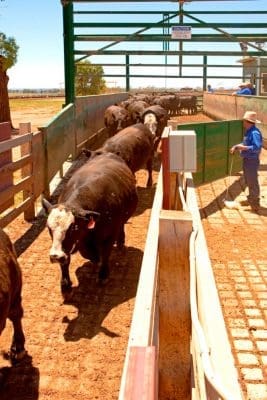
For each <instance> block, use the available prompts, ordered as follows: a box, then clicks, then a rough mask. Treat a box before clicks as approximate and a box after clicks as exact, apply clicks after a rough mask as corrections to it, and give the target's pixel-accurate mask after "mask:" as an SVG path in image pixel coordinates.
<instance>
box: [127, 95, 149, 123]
mask: <svg viewBox="0 0 267 400" xmlns="http://www.w3.org/2000/svg"><path fill="white" fill-rule="evenodd" d="M148 106H149V104H148V103H146V102H145V101H143V100H134V101H132V102H131V103H130V104H129V105H128V107H127V110H128V112H129V114H130V119H131V122H132V124H137V123H139V122H142V114H143V112H144V109H145V108H146V107H148Z"/></svg>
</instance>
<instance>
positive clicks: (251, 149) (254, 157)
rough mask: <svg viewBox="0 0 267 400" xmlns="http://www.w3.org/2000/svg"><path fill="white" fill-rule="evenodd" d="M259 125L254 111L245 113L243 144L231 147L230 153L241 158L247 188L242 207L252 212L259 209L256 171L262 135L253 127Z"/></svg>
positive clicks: (258, 187)
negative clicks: (244, 206)
mask: <svg viewBox="0 0 267 400" xmlns="http://www.w3.org/2000/svg"><path fill="white" fill-rule="evenodd" d="M256 123H260V121H258V120H257V114H256V112H255V111H246V112H245V114H244V116H243V127H244V130H245V132H244V138H243V142H242V143H239V144H236V145H234V146H232V147H231V149H230V153H231V154H234V152H235V151H237V150H238V151H239V152H240V156H241V157H242V167H243V175H244V179H245V184H246V185H247V186H248V192H249V193H248V196H247V202H241V204H242V205H245V204H248V205H250V207H251V209H252V211H254V212H256V213H257V212H258V211H259V209H260V186H259V181H258V170H259V166H260V158H259V157H260V153H261V149H262V134H261V132H260V130H259V129H258V128H257V127H256V126H255V124H256Z"/></svg>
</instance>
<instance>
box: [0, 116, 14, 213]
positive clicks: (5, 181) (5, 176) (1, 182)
mask: <svg viewBox="0 0 267 400" xmlns="http://www.w3.org/2000/svg"><path fill="white" fill-rule="evenodd" d="M11 132H12V131H11V124H10V122H1V123H0V141H4V140H7V139H10V138H11ZM11 162H12V152H11V150H6V151H3V152H2V153H1V154H0V168H1V167H4V166H5V165H6V164H9V163H11ZM12 185H13V173H12V171H10V172H2V173H1V179H0V191H1V190H4V189H7V188H8V187H10V186H12ZM13 204H14V201H13V199H9V200H7V201H5V203H3V204H0V213H1V212H2V211H4V210H5V209H6V208H8V207H11V206H12V205H13Z"/></svg>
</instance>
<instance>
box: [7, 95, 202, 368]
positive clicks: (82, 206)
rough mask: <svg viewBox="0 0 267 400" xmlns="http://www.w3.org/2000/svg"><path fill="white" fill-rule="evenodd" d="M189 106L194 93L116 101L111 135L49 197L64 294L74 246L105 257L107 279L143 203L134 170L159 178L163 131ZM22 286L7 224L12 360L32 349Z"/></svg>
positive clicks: (108, 116) (109, 117)
mask: <svg viewBox="0 0 267 400" xmlns="http://www.w3.org/2000/svg"><path fill="white" fill-rule="evenodd" d="M183 101H184V103H183ZM185 104H186V105H185ZM182 107H183V108H184V107H188V108H187V110H188V113H191V112H192V113H195V112H196V98H195V96H184V99H183V98H181V97H180V98H179V97H178V96H176V95H165V96H158V97H157V96H143V97H141V95H137V96H133V97H131V98H130V99H129V100H127V101H124V102H122V103H120V104H119V105H117V104H116V105H111V106H109V107H108V108H107V109H106V111H105V115H104V120H105V127H106V129H107V131H108V139H107V140H106V141H105V143H104V144H103V146H102V147H101V148H99V149H97V150H94V151H92V150H88V149H87V150H86V149H85V150H84V154H85V155H86V157H87V160H86V162H85V164H84V165H83V166H82V167H80V168H79V169H78V170H76V171H75V172H74V174H73V175H72V176H71V178H70V179H69V180H68V182H67V184H66V185H65V187H64V189H63V190H62V192H61V194H60V196H59V198H58V203H57V204H56V205H52V204H50V203H49V201H48V200H46V199H43V200H42V205H43V208H44V209H45V211H46V212H47V214H48V217H47V227H48V230H49V233H50V236H51V239H52V246H51V249H50V252H49V256H50V261H51V262H52V263H59V265H60V267H61V274H62V277H61V291H62V295H63V296H68V295H69V294H70V292H71V290H72V282H71V279H70V275H69V265H70V260H71V254H73V253H75V252H77V251H78V252H80V254H81V255H82V256H83V257H84V258H86V259H89V260H90V261H91V262H93V263H96V264H98V266H99V275H98V277H99V281H100V282H102V283H103V282H105V281H106V280H107V278H108V276H109V258H110V254H111V251H112V248H113V246H116V247H117V248H118V249H120V248H122V247H123V246H124V242H125V233H124V225H125V223H126V222H127V221H128V219H129V218H130V217H131V216H132V215H133V214H134V212H135V210H136V207H137V203H138V196H137V189H136V180H135V175H134V173H135V172H136V171H138V170H139V169H140V168H143V167H145V168H146V169H147V171H148V179H147V187H149V186H151V185H152V167H153V157H154V154H155V151H156V150H157V147H158V144H159V142H160V138H161V134H162V132H163V130H164V127H165V126H166V125H167V121H168V119H169V118H170V115H174V113H177V112H178V111H177V110H179V112H181V109H182ZM21 289H22V279H21V269H20V266H19V264H18V261H17V258H16V254H15V251H14V248H13V245H12V243H11V241H10V239H9V237H8V236H7V234H6V233H5V232H4V231H3V230H1V229H0V334H1V332H2V331H3V329H4V327H5V325H6V319H7V318H9V319H10V320H11V321H12V324H13V330H14V334H13V340H12V344H11V349H10V359H11V362H12V363H16V362H18V361H19V360H20V359H22V358H23V357H24V356H25V354H26V351H25V348H24V343H25V338H24V333H23V329H22V323H21V320H22V316H23V308H22V304H21Z"/></svg>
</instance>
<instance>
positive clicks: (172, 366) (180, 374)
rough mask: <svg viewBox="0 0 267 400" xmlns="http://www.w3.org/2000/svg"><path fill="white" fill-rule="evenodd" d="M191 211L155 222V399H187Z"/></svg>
mask: <svg viewBox="0 0 267 400" xmlns="http://www.w3.org/2000/svg"><path fill="white" fill-rule="evenodd" d="M192 225H193V224H192V216H191V213H189V212H185V211H171V210H162V211H161V214H160V221H159V400H166V399H176V400H189V399H190V398H191V381H190V375H191V354H190V339H191V315H190V271H189V238H190V234H191V232H192Z"/></svg>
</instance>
